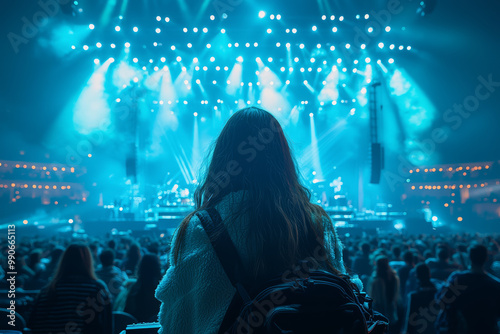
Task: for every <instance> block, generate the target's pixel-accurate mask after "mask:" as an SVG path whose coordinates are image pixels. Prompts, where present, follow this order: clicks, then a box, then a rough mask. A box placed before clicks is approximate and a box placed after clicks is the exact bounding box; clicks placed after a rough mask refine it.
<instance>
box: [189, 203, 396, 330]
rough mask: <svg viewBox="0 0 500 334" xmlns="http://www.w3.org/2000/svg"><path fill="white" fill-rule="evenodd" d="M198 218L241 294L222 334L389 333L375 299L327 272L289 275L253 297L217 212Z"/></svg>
mask: <svg viewBox="0 0 500 334" xmlns="http://www.w3.org/2000/svg"><path fill="white" fill-rule="evenodd" d="M196 215H197V216H198V218H199V219H200V221H201V223H202V226H203V228H204V230H205V232H206V233H207V235H208V237H209V239H210V242H211V244H212V246H213V248H214V250H215V253H216V254H217V257H218V258H219V261H220V263H221V264H222V267H223V268H224V271H225V273H226V275H227V276H228V278H229V280H230V281H231V284H232V285H233V286H234V287H235V288H236V291H237V293H235V295H234V297H233V299H232V301H231V304H230V306H229V308H228V310H227V312H226V314H225V316H224V320H223V321H222V324H221V327H220V328H219V332H218V333H219V334H236V333H238V334H247V333H248V334H250V333H253V334H264V333H276V334H278V333H280V334H284V333H293V334H299V333H301V334H302V333H318V334H319V333H325V334H326V333H328V334H336V333H339V334H340V333H346V334H347V333H349V334H350V333H352V334H358V333H359V334H367V333H370V334H382V333H385V332H386V329H387V327H388V320H387V318H386V317H384V316H383V315H381V314H379V313H376V312H373V311H372V308H371V299H370V298H369V297H368V296H366V294H364V293H361V292H359V291H357V289H354V288H353V286H352V284H350V283H348V282H347V281H346V279H344V278H342V277H339V276H337V275H334V274H332V273H330V272H327V271H323V270H314V271H309V272H307V275H300V277H299V275H295V277H293V276H291V275H286V279H284V275H281V276H280V277H277V278H274V279H271V280H269V281H267V282H266V283H265V284H264V285H263V287H262V288H261V289H259V290H258V292H257V293H256V294H252V295H250V294H249V293H248V292H247V290H246V289H245V287H244V286H243V284H242V283H241V282H244V279H243V278H242V277H241V275H242V273H243V272H244V270H242V269H243V267H242V263H241V260H240V258H239V256H238V253H237V251H236V248H235V246H234V244H233V242H232V241H231V239H230V237H229V234H228V232H227V230H226V228H225V226H224V224H223V223H222V219H221V217H220V215H219V213H218V212H217V210H215V209H214V208H209V209H207V210H203V211H199V212H197V213H196ZM240 268H241V269H240Z"/></svg>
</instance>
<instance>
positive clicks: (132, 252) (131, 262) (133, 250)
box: [121, 242, 141, 276]
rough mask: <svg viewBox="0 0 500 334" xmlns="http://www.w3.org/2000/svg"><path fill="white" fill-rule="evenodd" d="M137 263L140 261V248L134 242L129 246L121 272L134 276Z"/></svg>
mask: <svg viewBox="0 0 500 334" xmlns="http://www.w3.org/2000/svg"><path fill="white" fill-rule="evenodd" d="M139 261H141V247H140V246H139V245H138V244H137V243H136V242H134V243H132V244H131V245H130V247H129V249H128V251H127V255H126V256H125V258H124V259H123V261H122V264H121V270H123V271H125V272H126V273H127V275H129V276H134V275H135V273H136V271H137V266H138V265H139Z"/></svg>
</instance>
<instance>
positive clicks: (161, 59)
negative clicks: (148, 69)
mask: <svg viewBox="0 0 500 334" xmlns="http://www.w3.org/2000/svg"><path fill="white" fill-rule="evenodd" d="M136 59H137V58H136ZM166 60H167V59H166V58H165V57H161V58H160V61H161V62H162V63H164V62H165V61H166Z"/></svg>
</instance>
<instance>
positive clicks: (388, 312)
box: [367, 256, 399, 322]
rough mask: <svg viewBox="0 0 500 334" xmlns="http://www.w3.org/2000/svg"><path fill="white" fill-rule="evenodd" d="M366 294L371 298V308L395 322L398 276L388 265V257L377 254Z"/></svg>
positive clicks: (396, 317) (396, 318)
mask: <svg viewBox="0 0 500 334" xmlns="http://www.w3.org/2000/svg"><path fill="white" fill-rule="evenodd" d="M367 290H368V295H370V297H372V298H373V309H374V310H376V311H378V312H380V313H382V314H383V315H385V316H386V317H387V318H388V319H389V321H391V322H396V321H397V320H398V316H397V301H398V293H399V278H398V275H397V274H396V272H395V271H394V270H393V269H392V268H391V267H390V266H389V259H388V258H387V257H385V256H379V257H377V259H376V260H375V269H374V271H373V275H372V277H371V278H370V282H369V284H368V289H367Z"/></svg>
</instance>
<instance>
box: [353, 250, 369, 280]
mask: <svg viewBox="0 0 500 334" xmlns="http://www.w3.org/2000/svg"><path fill="white" fill-rule="evenodd" d="M352 271H353V272H354V273H356V274H358V275H359V277H360V278H361V280H362V281H363V283H366V280H367V279H368V277H370V275H371V274H372V271H373V267H372V264H371V259H370V244H368V243H366V242H364V243H362V244H361V252H358V254H356V256H355V257H354V259H353V261H352Z"/></svg>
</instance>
